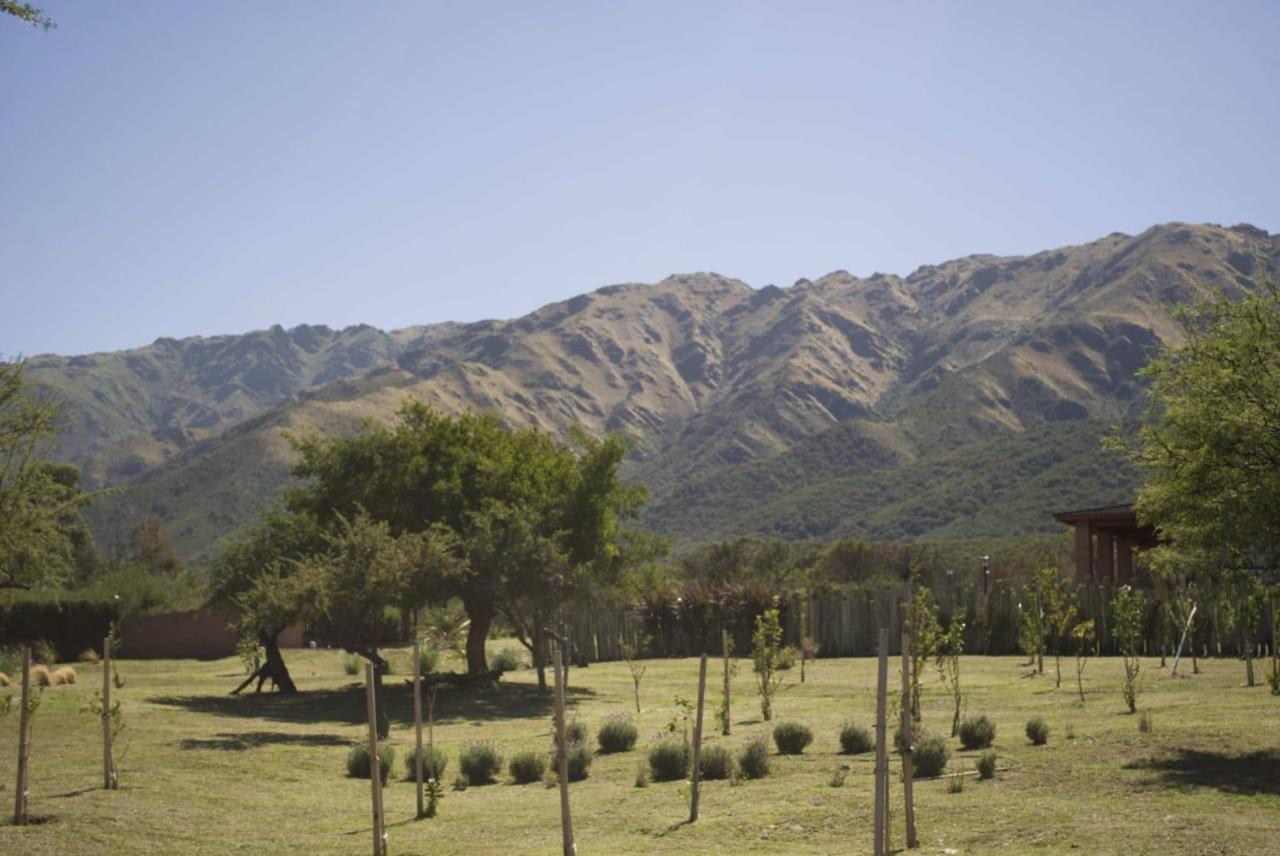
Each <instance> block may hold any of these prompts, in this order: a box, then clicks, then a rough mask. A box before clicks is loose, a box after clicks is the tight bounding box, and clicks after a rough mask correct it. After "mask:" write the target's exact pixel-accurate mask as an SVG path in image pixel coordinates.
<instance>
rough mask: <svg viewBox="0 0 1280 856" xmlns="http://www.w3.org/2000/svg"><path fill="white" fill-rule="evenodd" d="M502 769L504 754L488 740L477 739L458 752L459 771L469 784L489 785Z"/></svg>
mask: <svg viewBox="0 0 1280 856" xmlns="http://www.w3.org/2000/svg"><path fill="white" fill-rule="evenodd" d="M501 770H502V754H501V753H500V752H498V747H497V746H494V745H493V744H492V743H490V742H489V741H487V740H477V741H476V742H474V743H468V744H467V745H466V746H463V747H462V751H461V752H459V753H458V771H459V773H460V775H461V776H462V778H464V779H466V781H467V784H469V785H488V784H492V783H493V782H495V781H496V780H497V776H498V773H499V772H501Z"/></svg>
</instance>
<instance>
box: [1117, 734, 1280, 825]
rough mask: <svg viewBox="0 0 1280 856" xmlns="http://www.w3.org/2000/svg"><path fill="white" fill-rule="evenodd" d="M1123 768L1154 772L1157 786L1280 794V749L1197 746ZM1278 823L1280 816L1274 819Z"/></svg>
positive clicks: (1154, 784) (1153, 781)
mask: <svg viewBox="0 0 1280 856" xmlns="http://www.w3.org/2000/svg"><path fill="white" fill-rule="evenodd" d="M1124 768H1125V769H1126V770H1142V771H1146V772H1150V773H1154V774H1155V775H1154V776H1152V777H1151V779H1150V780H1149V781H1148V782H1147V784H1148V785H1151V786H1157V787H1177V788H1215V789H1217V790H1220V791H1225V792H1227V793H1231V794H1272V795H1277V794H1280V750H1277V749H1270V750H1264V751H1261V752H1249V753H1246V754H1243V755H1233V754H1230V753H1225V752H1207V751H1201V750H1198V749H1177V750H1175V751H1174V753H1173V754H1172V755H1169V756H1166V757H1161V758H1148V759H1144V760H1138V761H1133V762H1131V763H1129V764H1125V765H1124ZM1277 823H1278V824H1280V817H1278V818H1277Z"/></svg>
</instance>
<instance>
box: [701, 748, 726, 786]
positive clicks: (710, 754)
mask: <svg viewBox="0 0 1280 856" xmlns="http://www.w3.org/2000/svg"><path fill="white" fill-rule="evenodd" d="M698 769H699V770H700V771H701V772H700V775H701V776H702V778H704V779H706V780H707V781H709V782H710V781H718V780H721V779H727V778H729V776H731V775H732V774H733V753H732V752H730V751H729V749H728V748H727V747H725V746H719V745H716V746H704V747H702V753H701V754H700V755H699V756H698Z"/></svg>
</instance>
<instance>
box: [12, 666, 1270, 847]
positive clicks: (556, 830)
mask: <svg viewBox="0 0 1280 856" xmlns="http://www.w3.org/2000/svg"><path fill="white" fill-rule="evenodd" d="M394 656H395V658H396V660H397V665H398V666H400V667H401V668H404V667H406V666H407V657H405V656H404V655H403V654H402V653H397V654H396V655H394ZM288 660H289V662H290V665H291V667H292V669H293V672H294V675H295V677H296V678H297V680H298V684H299V688H300V689H301V692H300V693H299V694H298V695H296V696H292V697H287V696H280V695H265V694H264V695H262V696H258V697H253V696H247V697H239V698H232V697H230V696H228V695H227V692H228V691H229V690H230V689H231V688H232V687H233V686H234V685H235V684H236V682H237V680H238V677H239V673H240V665H239V663H238V661H236V660H234V659H228V660H221V661H216V662H194V661H145V662H144V661H123V662H121V663H120V664H119V665H120V672H121V674H122V676H123V677H124V678H125V679H126V681H127V683H126V686H125V687H124V689H122V690H119V691H118V696H119V697H120V698H121V699H123V703H124V710H125V716H126V729H125V732H124V734H123V736H122V738H121V742H122V744H123V745H122V746H121V747H119V749H120V751H122V752H123V756H124V757H123V761H122V763H121V789H120V790H119V791H116V792H107V791H103V790H101V777H102V773H101V744H100V735H101V728H100V725H99V723H98V721H97V719H96V718H95V717H93V716H92V715H91V714H89V713H85V712H82V709H83V708H84V706H85V704H86V702H87V701H88V699H89V698H90V697H91V696H92V693H93V690H94V688H95V687H99V686H101V671H100V669H99V668H98V667H96V666H86V667H83V668H80V669H79V672H80V680H79V682H78V683H77V685H76V686H74V687H55V688H50V689H47V690H45V694H44V701H43V704H42V706H41V708H40V710H39V712H38V714H37V717H36V719H35V723H34V748H33V752H32V760H31V782H30V792H31V811H32V814H33V815H34V816H36V817H38V818H40V819H41V820H42V821H43V822H41V823H39V824H36V825H33V826H30V827H27V828H25V829H18V828H15V827H13V826H9V825H5V826H0V852H3V853H15V854H17V853H23V854H81V853H166V854H167V853H257V854H260V853H278V854H285V853H307V854H324V853H364V852H368V851H369V849H370V844H369V823H370V821H369V784H368V781H367V780H365V781H360V780H354V779H348V778H346V777H345V758H346V754H347V750H348V747H349V746H350V744H351V743H352V742H354V741H356V740H359V739H361V737H362V736H363V735H364V734H365V733H366V732H365V726H364V724H363V714H364V696H363V690H362V689H361V687H360V686H359V685H357V684H356V683H355V682H354V681H355V679H353V678H350V677H348V676H346V675H345V674H343V671H342V668H341V654H340V653H339V652H337V651H300V652H291V653H289V654H288ZM739 662H740V667H739V673H738V675H737V677H736V678H735V681H734V699H733V704H734V707H733V712H734V716H733V720H734V724H733V735H732V736H731V737H727V738H725V737H720V736H719V735H718V734H715V736H709V737H708V742H719V741H727V742H728V743H730V744H731V745H732V746H733V747H734V748H735V749H736V748H737V747H738V746H740V745H742V744H743V743H745V742H746V741H747V740H748V739H749V738H750V737H752V736H754V735H757V734H761V733H764V732H765V730H766V727H765V725H764V724H762V723H761V722H759V705H758V701H757V698H756V696H755V693H754V688H753V684H752V676H751V674H750V666H749V663H748V662H747V661H739ZM647 665H648V673H647V675H646V676H645V677H644V679H643V682H642V685H641V703H642V706H643V713H642V714H641V716H640V717H639V726H640V732H641V738H640V743H639V745H638V747H637V749H636V750H635V751H633V752H630V753H627V754H623V755H608V756H597V758H596V760H595V763H594V765H593V766H592V768H591V774H590V778H588V779H587V780H586V781H584V782H580V783H575V784H573V785H572V786H571V800H572V807H573V811H574V827H575V830H576V832H577V837H578V849H579V852H580V853H584V854H586V853H636V852H653V853H667V852H672V853H675V852H679V853H739V852H760V853H764V852H769V853H789V854H790V853H833V852H853V853H858V852H867V851H868V850H869V849H870V846H871V835H872V827H871V822H872V787H871V783H872V763H871V758H870V756H856V757H849V756H842V755H840V754H838V751H839V744H838V741H837V735H838V732H839V727H840V725H841V723H842V722H843V721H845V720H846V719H851V720H853V721H856V722H858V723H861V724H863V725H866V726H870V725H871V724H872V719H873V709H874V708H873V700H874V696H873V690H874V661H873V660H871V659H843V660H819V661H817V662H816V663H815V664H811V666H810V668H809V670H808V681H807V682H806V683H805V684H804V685H803V686H802V685H800V684H799V670H798V668H797V669H796V670H795V671H793V672H791V673H790V674H789V677H788V681H787V686H788V689H786V690H784V692H783V693H782V694H781V695H780V696H779V698H778V699H777V702H776V714H775V721H780V720H791V719H794V720H799V721H801V722H804V723H806V724H808V725H809V726H810V727H812V728H813V730H814V732H815V733H816V740H815V741H814V744H813V745H812V746H810V747H809V749H808V751H807V752H806V753H805V754H804V755H803V756H801V757H779V756H774V758H773V775H772V776H771V777H770V778H767V779H763V780H755V781H747V782H744V783H743V784H742V785H740V786H732V785H730V783H728V782H710V783H706V784H705V785H704V789H703V795H702V809H701V815H702V817H701V820H700V821H699V822H698V823H697V824H695V825H692V826H691V825H684V824H681V821H682V820H684V819H685V818H686V817H687V813H688V805H687V802H686V794H685V787H684V785H683V784H682V783H678V782H677V783H654V784H651V785H650V786H649V787H647V788H637V787H635V778H636V769H637V765H638V764H639V763H641V762H642V760H643V759H644V757H645V755H644V747H645V745H646V744H647V742H648V740H649V738H650V736H651V735H653V734H654V733H656V732H657V731H659V730H660V729H661V728H662V727H663V726H664V724H665V723H666V722H667V721H668V720H669V719H670V718H671V716H672V714H673V712H674V705H673V697H674V696H675V695H676V694H679V695H682V696H685V697H688V698H692V697H694V696H695V695H696V690H697V661H696V660H693V659H686V660H654V661H650V662H648V664H647ZM894 665H895V667H896V661H895V663H894ZM1187 665H1188V667H1189V664H1187ZM1201 665H1202V669H1203V673H1202V674H1200V675H1197V676H1194V677H1187V678H1185V679H1184V678H1178V679H1171V678H1169V676H1168V672H1167V670H1161V669H1160V668H1159V664H1158V661H1155V660H1150V661H1144V662H1143V673H1142V678H1143V689H1142V692H1141V695H1140V697H1139V706H1140V708H1146V709H1149V710H1150V712H1151V717H1152V720H1153V723H1154V728H1153V730H1152V731H1151V732H1149V733H1140V731H1139V728H1138V717H1137V716H1131V715H1128V714H1126V713H1124V712H1123V704H1122V702H1121V698H1120V693H1119V678H1120V673H1121V667H1120V663H1119V661H1118V660H1113V659H1101V660H1095V661H1094V662H1092V663H1091V664H1090V665H1089V667H1088V670H1087V671H1086V697H1087V702H1086V703H1085V704H1084V705H1081V704H1080V703H1079V701H1078V699H1077V697H1076V695H1075V689H1074V684H1073V678H1074V674H1072V675H1071V676H1070V678H1069V677H1068V675H1066V674H1064V676H1063V687H1062V688H1061V689H1055V688H1054V683H1053V677H1052V674H1051V672H1052V662H1051V661H1049V662H1047V663H1046V670H1047V672H1049V673H1048V674H1045V675H1034V676H1033V675H1031V674H1030V670H1029V669H1028V667H1026V666H1024V665H1023V664H1022V661H1021V660H1020V659H1015V658H984V657H967V658H965V660H964V663H963V667H962V668H963V674H964V682H965V686H966V688H967V693H968V700H967V707H966V710H967V712H968V713H971V714H978V713H985V714H987V715H988V716H991V717H993V718H994V719H995V720H996V722H997V724H998V728H999V731H998V734H997V737H996V743H995V748H996V750H997V751H998V752H999V754H1000V756H1001V765H1002V766H1004V765H1010V766H1017V765H1021V766H1020V768H1019V769H1016V770H1013V771H1010V772H1005V773H1000V774H998V775H997V777H996V779H994V780H992V781H978V780H977V779H976V778H966V779H965V787H964V790H963V791H962V792H960V793H950V792H949V789H948V783H947V782H946V781H925V782H919V783H917V785H916V803H917V818H918V825H919V830H920V842H921V851H920V852H923V853H988V852H997V851H998V852H1003V853H1024V852H1027V853H1030V852H1034V853H1059V852H1063V853H1065V852H1076V853H1158V854H1164V856H1168V854H1175V853H1187V854H1203V853H1275V852H1278V851H1280V730H1278V729H1277V724H1278V723H1280V698H1276V697H1274V696H1271V695H1269V694H1268V690H1267V689H1266V688H1265V687H1257V688H1252V689H1246V688H1245V687H1243V686H1242V681H1243V675H1244V669H1243V666H1242V665H1241V664H1240V663H1238V662H1236V661H1230V660H1218V661H1209V662H1203V663H1202V664H1201ZM1063 666H1064V670H1066V669H1067V668H1069V664H1068V663H1067V662H1065V661H1064V664H1063ZM1188 671H1190V669H1189V668H1188ZM710 673H711V676H712V678H711V679H710V680H709V684H710V688H709V690H708V703H707V720H708V726H707V731H708V733H709V735H710V733H711V732H713V731H714V727H713V725H712V723H711V720H712V712H713V710H714V705H715V701H716V699H717V698H718V687H719V686H720V683H719V680H720V664H719V662H718V661H716V660H712V663H711V670H710ZM534 681H535V678H534V673H533V672H531V671H528V670H524V671H520V672H518V673H516V674H513V675H509V676H508V679H507V680H504V681H503V685H502V686H501V687H500V688H499V689H497V690H494V691H490V692H460V691H452V692H450V691H442V693H441V696H440V700H439V704H438V711H437V718H438V725H437V728H436V741H437V743H438V744H439V745H441V746H443V747H444V748H446V749H447V750H448V752H449V755H450V765H449V769H448V771H447V773H446V775H445V780H446V782H452V781H453V778H454V775H455V774H456V772H457V750H458V747H459V746H460V745H461V744H462V743H463V742H465V741H467V740H473V739H477V738H487V739H490V740H493V741H495V742H496V743H497V744H498V745H499V746H500V748H501V749H502V751H503V752H504V754H506V755H507V756H508V757H509V756H510V754H511V752H512V751H515V750H518V749H522V748H537V749H543V748H546V747H548V746H549V743H550V733H551V724H550V711H551V708H550V699H549V697H543V696H540V695H538V693H537V691H536V686H535V683H534ZM390 682H391V683H390V685H391V691H390V694H389V705H390V714H391V718H392V742H393V743H394V744H395V745H396V746H397V747H398V748H399V749H400V754H401V757H398V758H397V759H396V768H395V772H394V774H393V780H392V782H391V784H390V785H389V786H388V788H387V789H386V791H385V802H386V814H387V819H388V825H389V830H388V833H389V841H390V852H391V853H393V854H396V853H468V854H475V853H499V852H502V853H558V852H559V849H560V840H559V835H560V820H559V809H558V795H557V791H556V789H555V788H549V787H546V786H544V785H542V784H532V785H523V786H515V785H510V784H505V783H504V784H497V785H490V786H484V787H472V788H469V789H467V790H465V791H462V792H458V791H453V790H449V791H448V794H447V796H446V798H445V799H444V801H443V803H442V804H441V809H440V815H439V816H438V817H437V818H436V819H434V820H423V821H415V820H414V819H413V817H414V807H415V799H414V786H413V784H412V783H410V782H406V781H404V777H403V773H404V768H403V766H402V756H403V754H404V752H405V750H406V749H407V748H408V747H410V746H412V742H413V732H412V703H411V698H410V694H409V692H408V688H407V687H406V686H405V684H404V681H403V679H402V678H400V677H393V678H391V679H390ZM12 691H13V690H9V691H8V692H12ZM569 697H570V699H571V702H572V705H573V708H574V715H575V716H576V718H577V719H579V720H581V721H583V722H585V723H586V724H587V725H588V726H589V727H591V728H592V733H593V734H594V726H596V725H597V724H599V723H600V722H601V721H602V720H603V719H604V718H605V717H606V716H608V715H609V714H612V713H628V712H631V713H634V702H633V698H632V688H631V678H630V674H629V672H628V671H627V666H626V664H623V663H617V664H598V665H594V666H591V667H589V668H585V669H574V670H573V671H572V673H571V676H570V693H569ZM924 709H925V713H924V722H925V726H926V728H927V729H930V730H932V731H934V732H939V731H941V732H943V733H946V731H947V730H949V722H950V719H949V709H948V699H947V698H946V696H945V695H944V693H943V690H942V688H941V685H940V684H939V683H938V681H937V677H936V672H934V671H932V670H931V671H930V672H929V674H928V679H927V681H926V693H925V697H924ZM1035 715H1039V716H1043V717H1044V718H1045V719H1046V720H1048V722H1049V724H1050V727H1051V729H1052V733H1051V735H1050V738H1049V744H1048V745H1047V746H1044V747H1033V746H1031V745H1030V744H1029V742H1028V741H1027V739H1026V737H1025V736H1024V733H1023V727H1024V724H1025V723H1026V720H1027V719H1028V718H1030V717H1032V716H1035ZM16 733H17V716H16V706H15V713H14V714H12V715H10V716H9V717H8V718H7V719H6V720H4V721H3V722H0V777H2V782H3V786H4V789H3V791H0V807H3V810H4V813H5V814H6V815H9V814H11V812H12V806H13V788H14V762H15V758H16V754H17V753H16V745H15V744H16ZM950 742H951V745H952V747H953V755H952V759H951V766H950V769H951V770H953V771H955V770H972V769H973V762H974V758H975V756H976V754H977V753H973V752H963V751H959V746H958V743H957V742H956V741H954V740H952V741H950ZM894 761H895V764H894V788H893V800H894V815H893V820H894V827H893V843H894V846H895V848H899V847H901V845H902V844H903V830H902V825H901V787H900V785H899V779H898V771H899V770H900V763H899V762H898V759H897V758H896V757H895V759H894ZM842 765H848V766H849V767H850V771H849V774H848V776H847V779H846V781H845V783H844V786H843V787H839V788H836V787H832V786H831V784H830V782H831V779H832V774H833V772H834V771H835V770H836V769H838V768H839V767H841V766H842ZM6 824H7V821H6Z"/></svg>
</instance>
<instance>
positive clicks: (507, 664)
mask: <svg viewBox="0 0 1280 856" xmlns="http://www.w3.org/2000/svg"><path fill="white" fill-rule="evenodd" d="M523 666H524V657H522V656H521V654H520V652H519V651H518V650H516V649H515V648H513V647H511V646H510V645H508V646H507V647H506V648H503V649H502V650H501V651H499V652H497V653H496V654H494V655H493V656H492V657H490V658H489V668H490V669H501V670H502V671H504V672H516V671H519V670H520V668H521V667H523Z"/></svg>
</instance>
